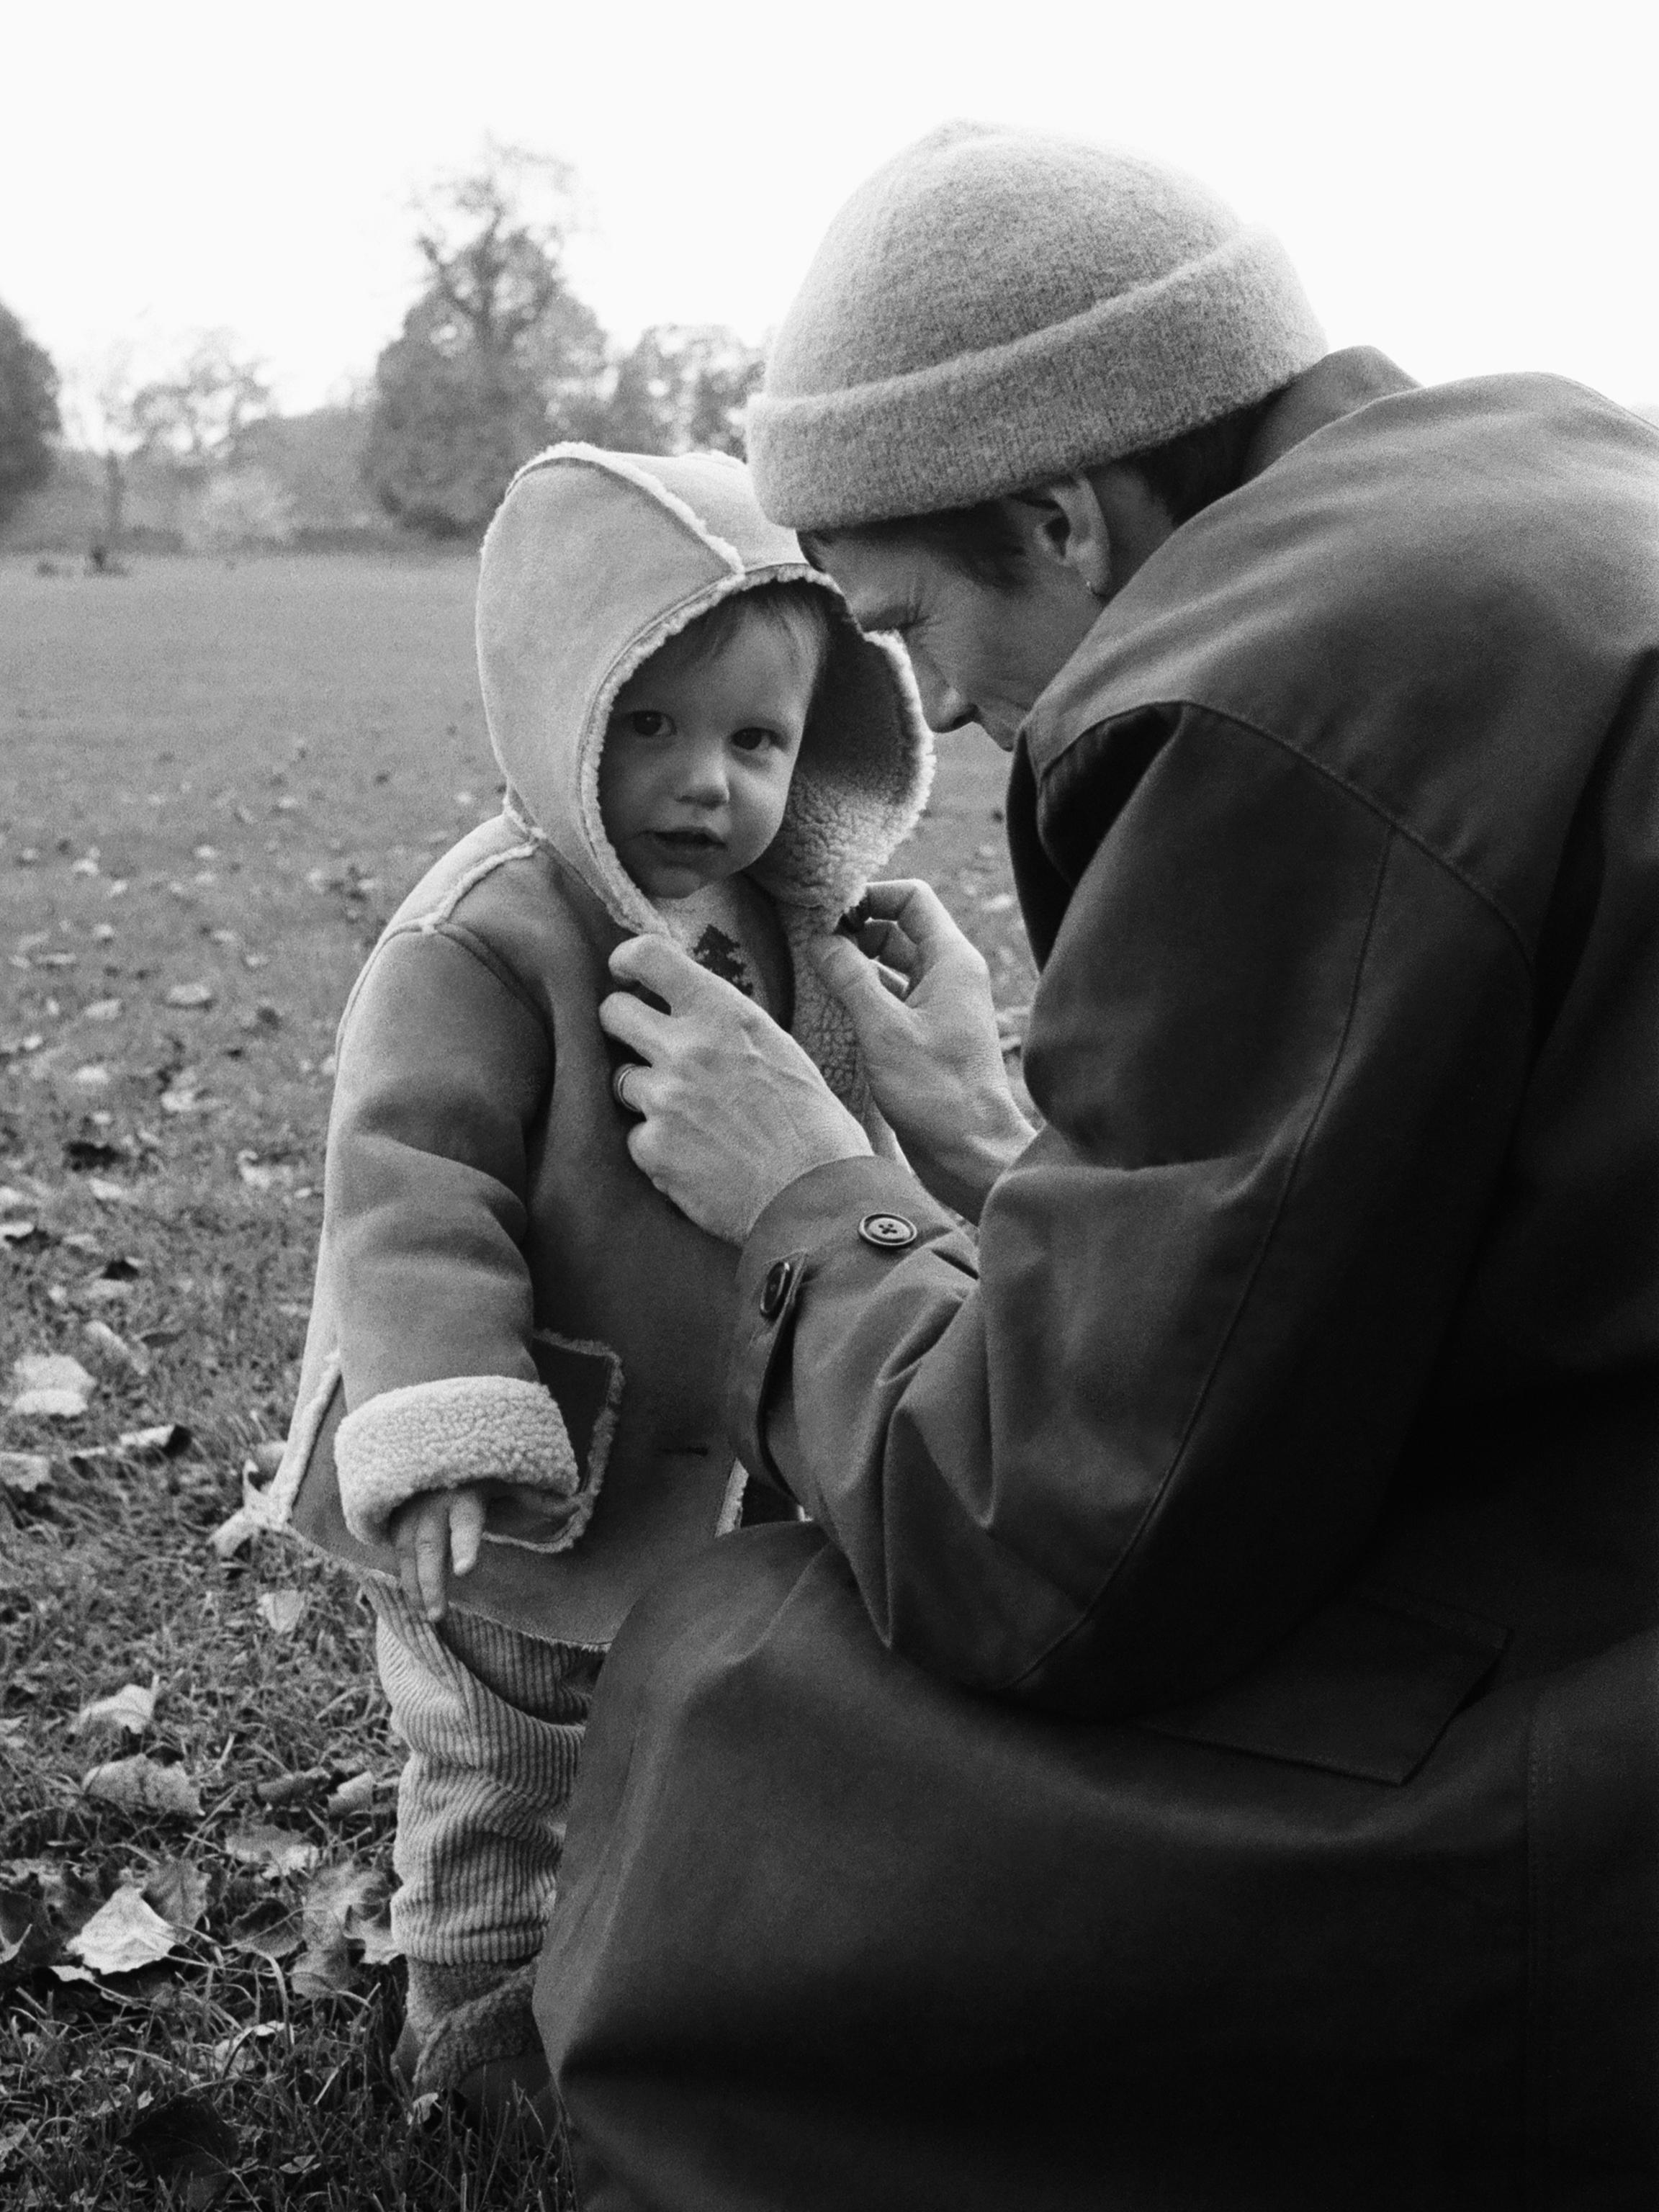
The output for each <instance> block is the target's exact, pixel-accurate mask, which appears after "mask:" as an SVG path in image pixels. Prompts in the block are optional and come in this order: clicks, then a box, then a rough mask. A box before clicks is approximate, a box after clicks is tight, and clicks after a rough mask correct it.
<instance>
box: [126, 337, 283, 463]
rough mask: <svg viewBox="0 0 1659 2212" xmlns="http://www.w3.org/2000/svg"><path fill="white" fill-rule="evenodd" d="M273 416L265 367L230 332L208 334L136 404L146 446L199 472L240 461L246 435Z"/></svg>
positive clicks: (145, 388) (134, 413)
mask: <svg viewBox="0 0 1659 2212" xmlns="http://www.w3.org/2000/svg"><path fill="white" fill-rule="evenodd" d="M269 413H270V386H269V385H268V384H267V383H266V382H265V380H264V376H263V374H261V371H260V364H259V363H258V362H254V361H252V360H251V359H249V358H248V357H247V356H244V355H241V354H240V353H239V351H238V349H237V344H236V340H235V337H234V334H233V333H232V332H231V331H225V330H216V331H203V333H202V334H201V336H200V337H198V338H197V340H196V342H195V343H194V344H193V345H192V346H191V349H190V351H189V353H188V354H186V356H185V358H184V360H183V361H182V362H180V363H179V367H178V368H176V369H175V370H174V371H173V374H171V375H170V376H162V377H158V378H156V379H155V380H153V381H152V382H150V383H148V384H144V385H141V386H139V387H138V389H137V391H136V392H134V393H133V395H132V398H131V421H132V424H133V427H134V428H135V429H136V431H137V435H138V439H139V442H140V444H141V445H143V447H146V448H147V449H148V450H149V452H151V453H164V454H167V455H168V456H169V457H170V458H171V459H173V460H174V461H176V462H178V463H179V464H180V465H182V466H184V467H185V468H187V469H196V470H204V469H207V468H210V467H211V466H212V465H214V464H215V463H216V462H219V461H229V460H232V459H234V458H235V452H236V441H237V439H238V437H239V436H240V434H241V432H242V431H243V430H244V429H245V428H246V426H247V425H248V424H249V423H250V422H256V421H258V418H259V417H260V416H262V415H268V414H269Z"/></svg>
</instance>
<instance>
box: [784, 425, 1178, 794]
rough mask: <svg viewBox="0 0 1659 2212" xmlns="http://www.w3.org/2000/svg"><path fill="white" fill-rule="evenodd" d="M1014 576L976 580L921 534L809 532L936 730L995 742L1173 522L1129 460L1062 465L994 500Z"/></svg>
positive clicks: (1010, 739) (1010, 733) (859, 618)
mask: <svg viewBox="0 0 1659 2212" xmlns="http://www.w3.org/2000/svg"><path fill="white" fill-rule="evenodd" d="M1001 508H1002V519H1003V521H1004V523H1005V525H1006V532H1007V537H1008V538H1009V540H1010V541H1011V542H1012V547H1013V549H1014V552H1015V555H1016V556H1017V557H1016V563H1015V573H1016V575H1017V579H1018V580H1017V581H1015V582H1013V583H1012V584H991V583H984V582H981V580H979V579H978V578H976V577H975V576H971V575H969V574H965V573H964V571H963V569H961V568H958V567H957V565H956V563H955V562H952V561H951V559H950V557H949V556H948V555H946V554H945V553H942V552H940V551H939V550H937V549H936V548H934V547H933V546H932V545H930V544H926V543H924V542H921V541H920V540H918V539H915V538H907V537H904V536H902V535H898V536H894V537H891V538H866V537H860V535H859V533H858V532H856V531H844V532H830V533H826V534H824V535H822V536H819V537H817V538H816V540H815V542H816V544H817V557H818V558H819V559H821V560H822V561H823V565H824V567H825V568H827V569H828V570H829V574H831V575H832V576H833V577H834V578H835V580H836V582H837V583H838V584H839V585H840V586H841V587H842V591H843V592H845V593H846V594H847V603H848V606H849V607H850V608H851V609H852V611H853V617H854V620H855V621H856V622H857V623H858V625H859V627H860V629H866V630H894V631H896V633H897V634H898V635H899V637H900V638H901V639H902V641H903V643H904V647H905V650H906V652H907V653H908V654H909V656H910V665H911V666H912V667H913V668H914V669H915V674H916V684H917V686H918V688H919V689H920V690H921V703H922V709H923V712H924V713H925V714H927V719H928V720H929V721H930V722H931V723H932V724H933V727H934V728H935V729H936V730H953V729H957V728H959V727H960V726H961V725H962V724H963V723H964V722H979V723H981V724H982V725H983V726H984V727H985V728H986V729H987V731H988V732H990V734H991V736H992V738H994V740H995V742H996V743H997V744H1000V746H1001V747H1002V750H1004V752H1010V751H1012V749H1013V743H1014V738H1015V737H1016V736H1017V735H1018V730H1019V726H1020V724H1021V723H1022V722H1023V721H1024V720H1025V717H1026V716H1027V714H1030V711H1031V709H1032V708H1033V707H1034V706H1035V705H1036V702H1037V700H1038V697H1039V696H1041V694H1042V692H1044V691H1046V690H1047V689H1048V686H1049V684H1052V683H1053V681H1054V678H1055V677H1056V676H1058V675H1059V673H1060V670H1061V669H1062V668H1064V666H1065V665H1066V662H1067V661H1068V660H1069V659H1071V657H1072V655H1073V653H1075V652H1076V651H1077V649H1078V647H1079V646H1080V645H1081V644H1082V642H1083V641H1084V639H1085V637H1086V636H1087V635H1089V632H1090V631H1091V629H1093V628H1094V626H1095V623H1097V621H1098V620H1099V618H1100V611H1101V609H1102V608H1103V606H1104V605H1106V603H1107V601H1108V600H1109V599H1113V598H1115V595H1116V594H1117V593H1118V592H1121V590H1122V588H1123V586H1124V585H1125V584H1127V582H1128V580H1129V579H1130V577H1131V576H1133V574H1135V571H1136V570H1137V569H1138V568H1139V567H1140V565H1141V563H1142V562H1144V561H1146V559H1147V558H1148V557H1149V556H1151V555H1152V554H1153V553H1155V552H1156V551H1157V550H1158V547H1159V546H1160V545H1161V544H1163V543H1164V540H1165V539H1166V538H1168V537H1169V536H1170V532H1171V531H1172V530H1173V529H1174V528H1175V525H1174V523H1173V522H1172V521H1171V520H1170V516H1169V514H1168V513H1167V511H1166V510H1165V509H1164V507H1163V505H1162V504H1161V503H1160V501H1158V498H1157V497H1156V495H1154V494H1153V493H1152V491H1151V490H1150V489H1148V487H1147V485H1146V482H1145V480H1144V479H1143V478H1142V477H1140V475H1139V473H1138V472H1137V471H1135V470H1134V469H1133V468H1132V467H1128V466H1125V465H1116V464H1112V465H1105V466H1103V467H1101V468H1098V469H1092V470H1091V471H1089V472H1088V474H1087V475H1084V476H1073V477H1057V478H1056V479H1055V480H1054V482H1053V483H1047V484H1039V485H1036V486H1034V487H1033V488H1032V489H1030V491H1024V492H1019V493H1016V494H1014V495H1012V496H1010V497H1009V498H1007V499H1005V500H1004V501H1002V502H1001Z"/></svg>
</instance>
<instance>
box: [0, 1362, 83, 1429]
mask: <svg viewBox="0 0 1659 2212" xmlns="http://www.w3.org/2000/svg"><path fill="white" fill-rule="evenodd" d="M11 1373H12V1380H13V1382H14V1383H16V1385H17V1395H16V1396H15V1398H14V1399H13V1400H12V1401H11V1410H12V1412H13V1413H35V1414H41V1415H44V1416H46V1418H47V1419H52V1420H77V1419H79V1418H80V1416H81V1415H82V1413H85V1412H86V1410H87V1402H88V1400H89V1399H90V1398H91V1396H92V1394H93V1392H94V1390H95V1389H97V1388H98V1385H97V1383H95V1382H94V1380H93V1378H92V1376H90V1375H88V1372H87V1370H86V1369H85V1368H84V1367H82V1364H81V1363H80V1361H79V1360H78V1359H71V1358H70V1357H69V1356H68V1354H67V1353H66V1352H25V1353H24V1354H23V1357H22V1358H21V1359H16V1360H14V1361H13V1363H12V1370H11Z"/></svg>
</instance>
